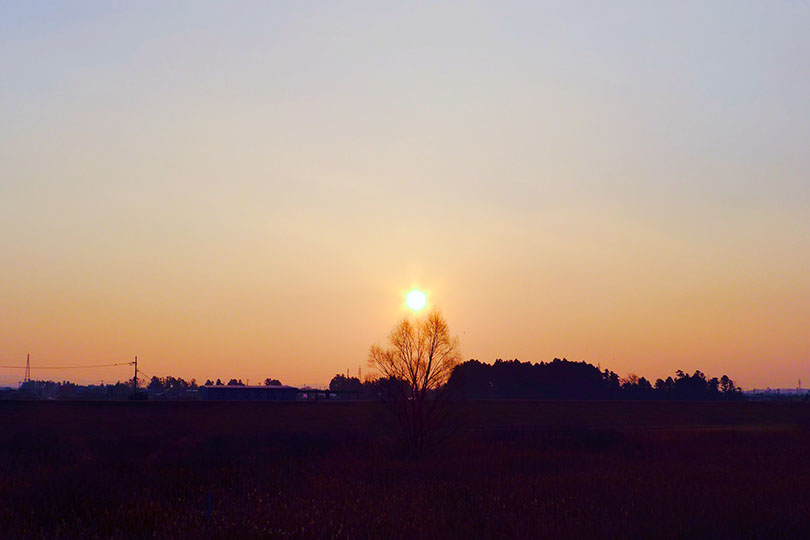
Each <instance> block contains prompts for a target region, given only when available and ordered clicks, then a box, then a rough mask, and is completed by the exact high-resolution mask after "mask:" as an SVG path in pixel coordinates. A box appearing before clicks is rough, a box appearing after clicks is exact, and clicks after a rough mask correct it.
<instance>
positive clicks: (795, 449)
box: [0, 401, 810, 538]
mask: <svg viewBox="0 0 810 540" xmlns="http://www.w3.org/2000/svg"><path fill="white" fill-rule="evenodd" d="M393 433H394V432H393V431H392V426H391V423H390V420H389V418H388V416H387V415H386V411H385V409H384V408H383V407H382V406H381V405H379V404H376V403H315V404H312V403H289V404H283V403H201V402H190V403H170V402H163V403H148V402H147V403H113V402H110V403H104V402H97V403H95V402H94V403H91V402H88V403H70V402H2V403H0V537H3V538H18V537H37V538H40V537H49V538H53V537H66V538H76V537H82V538H87V537H101V538H106V537H129V538H135V537H137V538H142V537H160V538H166V537H185V536H195V537H259V536H273V537H337V538H368V537H374V538H388V537H410V538H426V537H437V536H441V537H459V538H460V537H510V538H527V537H528V538H538V537H540V538H542V537H555V538H556V537H564V538H583V537H617V536H618V537H653V536H654V537H679V538H696V537H713V538H718V537H719V538H725V537H729V538H732V537H733V538H738V537H771V538H775V537H807V536H808V535H810V459H808V449H809V448H810V406H808V405H807V404H802V403H795V404H790V403H678V402H544V401H534V402H522V401H518V402H508V401H501V402H471V403H459V404H455V406H454V407H453V410H452V422H451V423H450V424H449V425H448V429H446V430H445V431H443V432H442V436H443V439H444V440H443V441H442V442H441V443H440V444H438V445H437V446H435V447H434V448H432V449H431V450H430V451H429V452H428V453H427V455H425V456H424V457H422V458H420V459H414V458H412V457H409V456H408V455H406V454H404V453H402V452H401V451H400V450H399V445H398V444H397V440H396V438H395V437H394V435H393Z"/></svg>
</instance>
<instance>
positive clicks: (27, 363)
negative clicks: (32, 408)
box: [23, 354, 31, 384]
mask: <svg viewBox="0 0 810 540" xmlns="http://www.w3.org/2000/svg"><path fill="white" fill-rule="evenodd" d="M30 382H31V355H30V354H27V355H25V375H24V376H23V384H25V383H30Z"/></svg>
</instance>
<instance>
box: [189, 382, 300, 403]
mask: <svg viewBox="0 0 810 540" xmlns="http://www.w3.org/2000/svg"><path fill="white" fill-rule="evenodd" d="M199 393H200V399H201V400H203V401H295V400H296V398H297V397H298V388H294V387H292V386H284V385H281V386H201V387H200V392H199Z"/></svg>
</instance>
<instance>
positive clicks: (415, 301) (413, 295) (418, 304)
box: [405, 289, 427, 311]
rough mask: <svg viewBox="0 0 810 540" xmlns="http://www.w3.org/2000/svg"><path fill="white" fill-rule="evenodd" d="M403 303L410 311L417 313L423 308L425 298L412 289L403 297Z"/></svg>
mask: <svg viewBox="0 0 810 540" xmlns="http://www.w3.org/2000/svg"><path fill="white" fill-rule="evenodd" d="M405 303H406V304H408V307H409V308H411V309H412V310H414V311H419V310H420V309H422V308H423V307H425V304H426V303H427V297H426V296H425V293H423V292H422V291H420V290H419V289H414V290H412V291H411V292H409V293H408V296H406V297H405Z"/></svg>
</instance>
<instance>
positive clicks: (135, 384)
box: [132, 356, 138, 396]
mask: <svg viewBox="0 0 810 540" xmlns="http://www.w3.org/2000/svg"><path fill="white" fill-rule="evenodd" d="M133 364H135V375H134V376H133V377H132V395H133V396H134V395H135V394H137V393H138V357H137V356H136V357H135V361H134V362H133Z"/></svg>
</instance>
